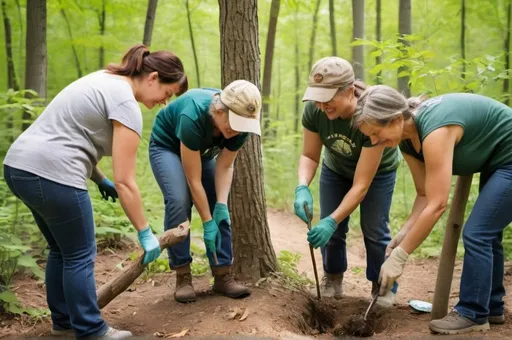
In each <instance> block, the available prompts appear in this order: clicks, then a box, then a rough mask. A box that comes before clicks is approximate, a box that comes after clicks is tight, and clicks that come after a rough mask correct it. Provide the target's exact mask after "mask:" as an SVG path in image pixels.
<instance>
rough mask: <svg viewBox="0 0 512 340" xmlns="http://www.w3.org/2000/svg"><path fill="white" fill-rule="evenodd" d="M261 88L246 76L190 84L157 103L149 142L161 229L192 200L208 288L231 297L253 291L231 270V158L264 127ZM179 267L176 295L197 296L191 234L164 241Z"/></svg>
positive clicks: (185, 215) (183, 218)
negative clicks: (220, 85)
mask: <svg viewBox="0 0 512 340" xmlns="http://www.w3.org/2000/svg"><path fill="white" fill-rule="evenodd" d="M260 110H261V95H260V91H259V90H258V88H257V87H256V86H255V85H254V84H252V83H250V82H248V81H245V80H236V81H234V82H232V83H231V84H229V85H228V86H226V88H225V89H224V91H221V90H219V89H211V88H202V89H193V90H189V91H188V92H186V93H185V94H184V95H182V96H180V97H179V98H178V99H176V100H175V101H173V102H172V103H170V104H169V105H168V106H167V107H165V108H164V109H162V110H160V112H159V113H158V115H157V116H156V118H155V123H154V125H153V130H152V133H151V138H150V144H149V158H150V163H151V168H152V170H153V174H154V175H155V178H156V180H157V182H158V185H159V186H160V189H161V190H162V193H163V195H164V202H165V216H164V229H165V230H169V229H171V228H175V227H177V226H179V225H180V224H181V223H189V222H190V218H191V209H192V204H194V206H195V208H196V209H197V211H198V213H199V216H200V217H201V220H202V222H203V228H204V243H205V245H206V254H207V256H208V259H209V262H210V266H211V268H212V272H213V275H214V278H215V282H214V285H213V290H214V291H215V292H218V293H221V294H224V295H226V296H229V297H232V298H242V297H246V296H248V295H250V293H251V291H250V290H249V289H248V288H247V287H245V286H243V285H240V284H238V283H236V282H235V280H234V279H233V278H232V276H231V265H232V261H233V255H232V249H231V219H230V215H229V211H228V207H227V201H228V195H229V191H230V188H231V181H232V179H233V163H234V161H235V158H236V156H237V153H238V150H239V149H240V148H241V147H242V146H243V144H244V142H245V141H246V139H247V137H248V135H249V133H255V134H258V135H261V130H260V121H259V119H260ZM167 251H168V255H169V264H170V267H171V268H172V269H174V270H176V290H175V293H174V298H175V299H176V301H178V302H193V301H195V300H196V295H195V292H194V288H193V286H192V276H191V271H190V263H191V262H192V257H191V255H190V235H188V236H187V239H186V240H185V241H184V242H181V243H179V244H177V245H174V246H171V247H169V248H168V249H167Z"/></svg>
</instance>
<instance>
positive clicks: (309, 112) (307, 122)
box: [302, 101, 318, 133]
mask: <svg viewBox="0 0 512 340" xmlns="http://www.w3.org/2000/svg"><path fill="white" fill-rule="evenodd" d="M317 110H318V109H317V108H316V107H315V104H314V103H313V102H311V101H308V102H307V103H306V105H304V110H303V111H302V126H303V127H305V128H306V129H308V130H309V131H312V132H316V133H318V112H317Z"/></svg>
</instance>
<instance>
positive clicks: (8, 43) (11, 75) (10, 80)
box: [2, 0, 20, 91]
mask: <svg viewBox="0 0 512 340" xmlns="http://www.w3.org/2000/svg"><path fill="white" fill-rule="evenodd" d="M2 15H3V17H4V32H5V56H6V57H7V88H10V89H13V90H14V91H18V90H19V89H20V86H19V85H18V80H17V79H16V69H15V67H14V59H13V57H12V31H11V21H10V20H9V16H8V15H7V4H6V3H5V0H2Z"/></svg>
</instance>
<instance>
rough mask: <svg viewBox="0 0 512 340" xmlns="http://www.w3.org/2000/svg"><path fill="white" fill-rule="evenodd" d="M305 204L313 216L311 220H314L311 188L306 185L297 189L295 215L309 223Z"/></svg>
mask: <svg viewBox="0 0 512 340" xmlns="http://www.w3.org/2000/svg"><path fill="white" fill-rule="evenodd" d="M304 204H306V206H307V208H308V210H309V213H310V214H311V218H313V196H311V191H309V188H308V187H307V186H306V185H299V186H298V187H297V188H295V201H294V202H293V210H294V211H295V215H297V216H299V217H300V218H301V219H302V220H303V221H304V222H306V223H308V217H307V215H306V212H305V211H304Z"/></svg>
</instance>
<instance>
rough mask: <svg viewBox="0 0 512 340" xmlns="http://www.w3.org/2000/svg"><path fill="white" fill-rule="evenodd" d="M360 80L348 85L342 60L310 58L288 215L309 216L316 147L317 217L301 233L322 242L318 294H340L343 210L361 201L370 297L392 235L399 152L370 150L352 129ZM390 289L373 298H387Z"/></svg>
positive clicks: (348, 69)
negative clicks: (318, 172) (296, 180)
mask: <svg viewBox="0 0 512 340" xmlns="http://www.w3.org/2000/svg"><path fill="white" fill-rule="evenodd" d="M363 89H364V84H362V83H360V82H355V78H354V71H353V69H352V66H351V65H350V63H349V62H347V61H346V60H344V59H342V58H338V57H326V58H323V59H321V60H319V61H318V62H316V63H315V65H314V66H313V68H312V70H311V73H310V75H309V87H308V89H307V90H306V93H305V94H304V98H303V101H307V103H306V104H305V107H304V112H303V115H302V125H303V127H304V129H303V134H304V137H303V150H302V156H301V157H300V161H299V169H298V177H299V185H298V186H297V188H296V189H295V201H294V210H295V214H296V215H297V216H298V217H300V218H301V219H302V220H303V221H305V222H307V221H308V214H307V213H306V212H307V211H309V214H311V216H310V217H312V216H313V197H312V195H311V192H310V190H309V184H310V183H311V181H312V180H313V177H314V176H315V173H316V170H317V168H318V164H319V163H320V156H321V152H322V146H323V147H324V150H325V153H324V159H323V164H322V172H321V176H320V218H321V219H320V221H319V222H318V223H317V224H316V225H315V226H314V227H313V228H312V229H311V231H309V232H308V237H307V238H308V241H309V242H310V244H311V245H313V246H314V247H315V248H318V247H321V250H322V259H323V269H324V277H323V279H322V287H321V289H322V293H323V296H326V297H334V298H335V299H340V298H341V297H342V295H343V286H342V284H343V274H344V272H345V271H346V270H347V251H346V234H347V232H348V223H349V219H350V214H351V213H352V212H353V211H354V210H355V209H356V208H357V207H358V206H359V205H360V208H361V230H362V232H363V236H364V242H365V246H366V252H367V269H366V277H367V279H368V280H369V281H371V282H372V294H375V293H376V291H377V290H378V283H377V282H378V278H379V271H380V267H381V265H382V263H383V262H384V254H385V250H386V246H387V244H388V243H389V241H390V240H391V236H390V230H389V210H390V206H391V198H392V196H393V190H394V186H395V178H396V169H397V167H398V164H399V161H400V157H399V153H398V150H397V148H388V149H386V148H384V147H383V146H376V147H373V146H372V145H371V143H370V139H369V138H367V137H366V136H364V135H363V134H362V133H361V132H360V131H359V130H357V129H355V128H353V127H352V126H351V117H352V115H353V114H354V112H355V111H356V107H357V105H358V96H359V94H360V93H361V92H362V90H363ZM396 290H397V286H395V287H392V288H391V289H390V290H388V292H387V295H386V296H385V297H380V298H379V299H378V300H377V303H378V304H379V305H381V306H383V307H389V306H391V305H392V304H393V303H394V300H395V294H396Z"/></svg>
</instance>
